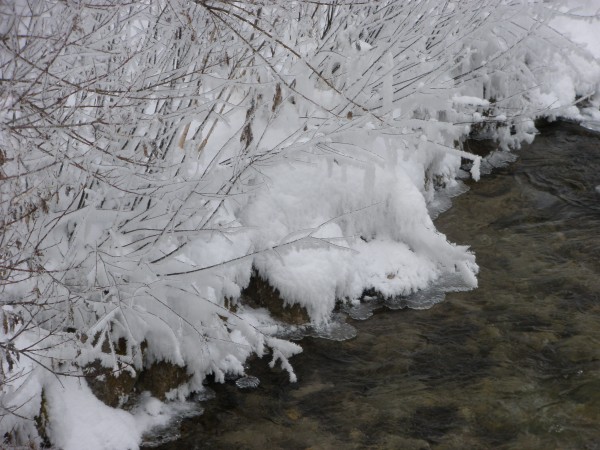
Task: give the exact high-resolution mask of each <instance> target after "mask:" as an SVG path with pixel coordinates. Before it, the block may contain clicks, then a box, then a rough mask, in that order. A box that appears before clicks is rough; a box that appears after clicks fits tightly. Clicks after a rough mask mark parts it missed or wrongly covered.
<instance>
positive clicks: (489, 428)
mask: <svg viewBox="0 0 600 450" xmlns="http://www.w3.org/2000/svg"><path fill="white" fill-rule="evenodd" d="M518 156H519V159H518V160H517V161H516V162H514V163H513V164H510V165H508V166H506V167H503V168H499V169H496V170H494V171H493V172H492V173H491V174H490V175H488V176H486V177H485V178H484V179H483V180H482V182H480V183H471V186H470V187H471V190H470V192H468V193H466V194H464V195H462V196H460V197H458V198H456V199H455V200H454V206H453V207H452V208H451V209H450V210H449V211H447V212H446V213H444V214H442V215H441V216H440V217H439V218H438V219H437V221H436V226H437V227H438V228H439V229H440V230H441V231H442V232H444V233H446V234H447V236H448V238H449V239H450V240H452V241H453V242H458V243H461V244H462V243H469V244H471V245H472V249H473V250H474V252H475V253H476V255H477V260H478V264H479V266H480V268H481V270H480V275H479V282H480V287H479V288H478V289H476V290H474V291H470V292H460V293H450V294H448V295H447V298H446V300H445V301H444V302H443V303H440V304H438V305H436V306H434V307H433V308H431V309H429V310H425V311H423V310H421V311H416V310H410V309H404V310H397V311H391V310H379V311H376V313H375V315H374V316H373V317H371V318H370V319H369V320H366V321H354V320H352V319H348V322H349V323H351V324H352V325H353V326H354V327H356V328H357V330H358V335H357V337H356V338H355V339H352V340H349V341H345V342H332V341H327V340H322V339H314V338H305V339H303V340H302V341H301V345H302V347H303V348H304V352H303V353H302V354H301V355H298V356H296V357H295V358H294V360H293V362H294V367H295V370H296V373H297V375H298V378H299V381H298V383H296V384H289V383H288V382H287V379H286V378H287V377H286V375H285V374H284V373H278V372H276V371H273V370H271V369H269V368H268V367H267V364H266V362H265V361H255V362H254V363H252V364H251V367H250V369H249V370H248V373H250V374H252V375H255V376H258V377H259V378H260V380H261V385H260V386H259V387H258V388H257V389H255V390H251V391H242V390H239V389H238V388H237V387H236V386H235V384H234V383H233V382H228V383H225V384H223V385H220V384H214V385H211V389H213V390H214V391H215V392H216V397H215V398H214V399H213V400H209V401H207V402H205V403H204V406H205V412H204V414H203V415H202V416H198V417H196V418H192V419H188V420H185V421H184V422H183V423H182V425H181V429H180V433H181V438H180V440H178V441H174V442H172V443H170V444H165V445H163V446H161V447H159V448H161V449H163V450H166V449H175V448H182V447H185V448H265V447H274V448H308V447H315V448H342V447H343V448H405V449H410V448H415V449H417V448H418V449H420V448H473V449H477V448H481V449H485V448H514V449H522V448H528V449H536V448H565V449H570V448H572V449H576V448H577V449H579V448H594V445H597V444H598V442H599V441H600V432H598V430H597V426H596V424H597V423H598V420H600V396H599V395H598V392H600V386H599V385H598V381H597V380H598V377H599V375H600V350H598V348H599V347H598V345H597V344H598V340H599V339H600V332H599V331H598V328H597V323H598V320H599V318H600V280H599V278H598V274H599V273H600V264H599V261H598V259H597V255H598V254H599V253H600V251H599V250H600V248H599V242H598V239H597V236H599V235H600V209H599V208H598V197H599V194H598V193H597V192H596V191H595V186H597V185H598V184H600V179H598V175H597V174H598V173H600V170H599V169H600V134H598V133H593V132H591V131H588V130H585V129H583V128H581V127H578V126H577V125H575V124H570V123H564V122H562V123H558V124H550V125H548V126H545V127H542V128H541V134H540V135H539V136H538V137H537V138H536V140H535V142H534V143H533V144H532V145H529V146H527V147H526V148H524V149H523V150H521V151H520V152H518ZM482 205H486V207H484V208H482ZM170 432H172V430H171V431H170Z"/></svg>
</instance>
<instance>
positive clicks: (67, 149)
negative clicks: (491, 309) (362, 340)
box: [0, 0, 600, 448]
mask: <svg viewBox="0 0 600 450" xmlns="http://www.w3.org/2000/svg"><path fill="white" fill-rule="evenodd" d="M400 3H401V2H384V1H382V2H372V4H371V5H369V6H366V5H353V6H352V7H350V5H351V2H350V3H348V4H347V5H338V6H335V7H333V6H326V5H317V6H315V5H314V4H312V3H303V2H298V3H295V2H281V3H278V2H269V4H267V5H263V6H262V7H260V6H259V5H258V4H257V3H256V2H253V3H252V4H243V3H240V4H233V3H231V2H217V1H215V2H202V3H199V4H195V3H194V4H190V3H189V2H187V1H184V0H179V1H175V2H162V1H160V0H157V1H153V2H146V3H143V4H136V5H134V6H131V5H127V6H121V5H120V3H118V2H116V3H114V5H112V6H111V5H110V3H108V4H107V3H106V2H104V3H101V4H100V5H96V6H97V7H94V5H93V4H90V5H89V6H77V7H76V5H75V4H71V3H70V2H60V3H53V2H42V1H40V2H29V3H25V2H20V1H17V2H15V4H14V6H13V8H14V10H13V14H12V16H11V17H12V19H11V21H9V22H7V23H3V24H2V32H3V33H4V34H7V35H9V36H11V39H10V40H8V41H7V42H8V43H9V45H8V44H7V45H8V47H7V48H6V49H4V50H2V55H1V57H2V63H3V65H2V66H1V67H2V69H1V70H2V71H3V72H2V73H3V78H5V79H8V80H9V81H10V83H9V84H10V89H7V90H6V91H5V92H4V93H3V94H2V98H1V101H2V105H3V112H2V113H1V114H2V123H3V125H2V129H1V134H0V143H1V144H2V148H1V150H0V151H1V152H2V153H0V157H1V162H2V165H1V166H0V170H1V171H2V172H1V174H2V180H1V183H2V184H1V187H0V189H1V191H0V193H1V195H2V208H3V209H2V215H3V217H4V218H5V219H4V221H3V222H2V227H3V241H2V242H3V243H2V252H3V253H2V256H1V258H2V273H1V276H2V301H3V303H4V305H3V307H2V318H3V325H4V326H3V328H2V330H1V331H0V333H2V334H1V335H0V336H1V337H0V339H1V343H2V347H1V351H2V355H1V357H2V358H1V359H2V373H3V374H4V377H5V378H4V382H3V383H2V385H1V391H0V400H1V401H2V406H3V408H4V409H5V411H6V413H2V414H3V415H2V416H1V422H0V426H1V427H2V431H3V432H4V431H5V432H8V433H9V435H10V439H14V440H18V441H20V442H26V441H28V440H32V441H33V442H39V441H40V439H42V438H43V437H44V436H40V435H39V434H40V433H41V434H42V435H45V437H46V438H47V439H49V440H50V441H51V442H53V443H54V444H56V445H59V446H62V447H64V448H70V447H71V446H72V445H76V444H77V443H76V441H77V440H80V439H84V436H85V437H86V438H87V439H89V444H86V445H87V446H88V447H89V448H103V447H104V448H118V447H121V448H130V447H134V446H135V445H137V442H139V438H140V435H141V433H142V432H143V431H144V430H145V429H146V425H139V423H138V422H139V421H138V420H137V419H136V417H138V415H136V414H132V413H130V412H124V411H122V410H120V409H116V408H109V407H108V406H106V405H103V404H101V403H100V402H99V401H98V400H97V399H96V398H95V397H94V394H95V393H94V392H93V386H94V385H95V384H97V383H96V382H99V383H102V382H103V381H106V380H112V378H111V377H113V378H119V379H121V380H125V379H127V380H130V381H128V386H129V388H128V390H127V389H126V388H125V387H122V386H121V387H120V389H122V395H121V396H119V397H118V398H116V399H115V402H116V404H115V405H113V406H119V407H123V406H130V403H131V402H133V401H134V400H135V399H136V398H137V396H141V398H142V401H143V402H146V403H144V404H148V403H147V402H148V400H147V394H144V395H141V391H142V389H143V388H142V387H143V386H148V384H144V383H143V382H142V379H141V377H142V375H141V374H144V373H148V372H150V371H151V370H152V368H153V367H157V366H158V367H167V369H164V370H165V371H166V372H168V373H171V372H172V373H183V374H184V375H180V376H179V378H178V379H177V380H176V381H177V382H176V383H172V385H169V386H167V387H165V386H163V387H162V388H161V389H160V390H159V389H156V390H154V391H153V390H152V389H149V390H150V391H151V392H152V393H153V394H154V395H156V396H159V397H161V400H173V399H183V398H185V397H186V396H187V395H188V394H190V393H191V392H194V391H201V390H202V389H203V385H202V383H203V381H204V379H205V377H206V376H207V375H209V374H212V375H214V377H215V379H216V380H217V381H223V380H224V379H225V376H226V375H232V374H238V375H239V374H243V373H244V362H245V361H246V359H247V358H248V357H249V356H250V355H252V354H257V355H258V356H260V357H262V356H265V355H267V354H268V355H269V356H270V357H271V358H272V364H273V365H274V364H275V363H278V364H281V366H282V367H283V369H284V370H287V371H288V372H289V374H290V379H291V380H294V379H295V375H294V372H293V369H292V366H291V365H290V363H289V361H288V358H289V357H291V356H292V355H294V354H296V353H298V352H299V351H300V350H301V349H300V347H299V346H297V345H296V344H293V343H291V342H288V341H286V340H284V339H280V338H277V336H278V333H279V332H281V330H282V328H283V327H284V325H283V324H281V323H279V322H278V321H277V320H276V319H274V318H273V317H271V315H270V314H269V312H268V311H266V310H264V309H260V308H252V307H250V306H249V305H248V304H247V303H244V302H242V301H241V300H240V298H241V295H242V292H243V290H244V289H245V288H246V287H247V286H248V284H249V282H250V277H251V275H252V273H253V271H257V273H258V275H259V276H260V277H262V278H264V279H265V280H266V281H268V283H269V284H270V285H271V286H273V287H274V288H276V289H277V291H278V293H279V294H280V296H281V298H280V301H281V302H284V303H286V304H294V305H299V306H301V307H303V308H304V309H305V311H306V313H307V314H308V317H309V318H310V320H311V321H312V322H313V323H314V324H316V325H319V324H324V323H327V322H328V321H329V320H330V314H331V312H332V310H333V308H334V307H335V305H336V303H340V302H342V303H348V304H356V303H358V302H360V299H361V296H362V295H363V293H364V292H365V291H369V292H371V291H375V292H377V293H379V294H380V295H382V296H398V295H407V294H410V293H412V292H414V291H415V290H418V289H423V288H426V287H428V286H430V285H432V284H433V283H435V282H436V281H438V280H440V279H443V278H444V277H448V276H452V277H454V278H460V279H461V280H462V287H464V288H473V287H475V286H476V283H477V280H476V273H477V265H476V263H475V257H474V255H473V254H471V253H470V252H469V250H468V248H466V247H461V246H456V245H454V244H452V243H449V242H448V241H447V240H446V238H445V236H443V235H442V234H440V233H439V232H438V231H437V230H436V229H435V226H434V224H433V222H432V220H431V215H430V214H431V213H430V212H431V211H432V210H435V205H436V202H437V201H438V200H439V198H440V197H441V196H443V195H444V194H445V193H446V192H454V191H460V190H461V184H460V183H461V182H460V181H459V179H460V178H464V177H466V176H469V175H471V176H473V178H475V179H478V178H479V175H480V162H481V161H480V158H479V157H478V156H476V155H471V154H469V153H467V152H465V151H463V149H462V142H464V140H465V139H466V138H467V137H468V136H469V135H470V134H471V133H477V134H479V135H485V136H487V137H492V138H494V139H496V140H497V141H498V144H499V147H501V148H502V149H508V148H510V147H515V146H518V145H519V144H520V142H522V141H530V140H531V139H533V138H534V135H535V128H534V126H533V120H534V119H535V118H537V117H540V116H550V117H553V116H558V115H567V116H571V117H581V115H580V114H581V113H580V111H579V109H578V108H577V107H575V106H573V102H574V101H575V100H576V98H578V97H584V98H585V99H586V101H588V102H590V103H589V104H590V105H591V106H590V108H589V110H588V111H587V112H586V113H587V114H588V115H593V114H595V113H594V112H593V111H596V110H597V108H598V102H599V101H600V98H599V97H598V94H597V93H596V92H597V91H598V85H599V82H600V65H599V64H598V61H597V60H595V59H594V58H593V56H592V55H591V54H590V53H589V52H588V51H586V50H584V49H579V48H578V47H576V46H575V45H573V44H570V43H569V42H568V41H566V40H565V39H564V38H563V37H562V36H561V35H560V34H559V33H557V32H556V30H555V28H553V27H551V26H548V24H552V23H554V22H553V21H557V20H562V19H553V14H554V12H553V10H551V9H549V8H550V6H549V5H545V4H535V3H533V4H524V5H519V4H516V3H510V4H509V3H504V2H498V1H496V0H494V1H489V2H482V1H461V2H439V1H434V0H430V1H421V2H415V3H410V4H408V5H402V4H400ZM557 23H558V22H557ZM566 26H567V25H565V23H563V22H561V23H560V24H559V25H557V27H560V29H566V28H564V27H566ZM90 30H92V31H90ZM46 38H47V39H46ZM31 61H38V63H37V64H34V65H32V64H31V63H30V62H31ZM467 161H470V168H469V172H468V173H467V172H465V171H464V170H463V169H461V163H466V162H467ZM463 168H465V166H463ZM482 207H485V205H482ZM6 218H8V219H6ZM161 363H162V364H163V366H161V365H160V364H161ZM169 371H170V372H169ZM49 372H54V375H52V374H50V373H49ZM70 375H76V376H79V375H86V377H87V378H71V377H70ZM127 377H128V378H127ZM86 379H87V380H88V381H89V387H88V381H86ZM92 381H93V382H92ZM111 382H112V381H111ZM61 390H64V392H66V393H65V394H64V395H63V394H61V392H62V391H61ZM63 397H64V398H63ZM144 399H146V400H144ZM71 401H72V402H73V403H74V404H77V405H78V407H80V408H84V409H85V412H80V413H77V414H74V413H72V411H71V410H72V408H73V407H72V406H70V405H71V404H70V403H69V402H71ZM156 402H159V400H156V401H154V400H152V401H151V408H150V409H152V411H154V412H156V411H158V410H159V409H160V408H163V405H162V403H156ZM46 403H47V407H45V406H44V405H45V404H46ZM152 405H154V406H152ZM156 405H159V406H160V408H159V409H157V408H158V406H156ZM42 410H45V411H47V413H44V414H43V415H42V414H41V411H42ZM161 411H162V410H161ZM86 415H89V416H90V417H91V416H93V415H97V416H98V417H102V418H103V420H98V421H97V422H94V423H93V426H94V428H93V429H92V428H90V429H86V430H87V431H82V432H81V434H80V435H78V436H79V437H77V439H75V441H73V440H70V439H72V438H71V437H70V436H69V435H68V433H69V431H68V430H72V429H74V427H76V426H77V427H82V426H83V425H82V421H81V418H84V417H86ZM151 415H152V414H151ZM156 415H160V414H158V413H156V414H154V416H156ZM34 417H38V418H39V417H45V419H44V420H41V419H38V420H37V422H36V421H31V420H27V419H32V418H34ZM163 418H164V417H163ZM161 420H162V419H161ZM83 422H86V423H87V422H89V421H83ZM147 423H152V421H144V424H147ZM116 424H119V425H116ZM124 426H126V428H127V429H129V430H131V433H130V434H129V435H128V436H126V437H124V438H123V440H122V441H118V442H117V441H111V442H107V441H103V440H102V437H103V436H104V435H105V434H106V430H110V429H121V428H123V427H124ZM117 427H120V428H117ZM2 434H4V433H2ZM119 435H120V434H119ZM73 439H74V438H73ZM72 448H75V447H72Z"/></svg>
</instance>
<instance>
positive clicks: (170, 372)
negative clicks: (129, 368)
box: [135, 361, 191, 400]
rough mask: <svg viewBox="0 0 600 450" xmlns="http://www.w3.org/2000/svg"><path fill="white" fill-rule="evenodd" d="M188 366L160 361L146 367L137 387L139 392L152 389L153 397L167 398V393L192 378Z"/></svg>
mask: <svg viewBox="0 0 600 450" xmlns="http://www.w3.org/2000/svg"><path fill="white" fill-rule="evenodd" d="M190 377H191V375H189V374H188V373H187V369H186V367H181V366H177V365H175V364H173V363H170V362H167V361H158V362H155V363H154V364H152V365H151V366H150V367H148V368H147V369H145V370H144V371H143V372H142V373H141V374H140V377H139V379H138V382H137V383H136V385H135V387H136V390H137V391H138V392H143V391H150V393H151V394H152V396H153V397H156V398H158V399H159V400H166V394H167V393H168V392H169V391H171V390H173V389H176V388H177V387H179V386H180V385H182V384H183V383H185V382H187V381H188V380H189V379H190Z"/></svg>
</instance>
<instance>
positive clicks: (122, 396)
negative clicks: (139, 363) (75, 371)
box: [83, 361, 138, 408]
mask: <svg viewBox="0 0 600 450" xmlns="http://www.w3.org/2000/svg"><path fill="white" fill-rule="evenodd" d="M83 373H84V375H85V379H86V381H87V384H88V386H89V387H90V389H91V390H92V392H93V393H94V395H95V396H96V397H97V398H98V399H100V400H102V402H104V403H105V404H107V405H108V406H112V407H113V408H117V407H119V406H122V405H123V404H124V403H125V402H126V401H127V399H128V398H129V397H130V396H131V394H132V393H133V391H134V387H135V384H136V381H137V379H138V375H137V374H136V375H135V376H132V374H131V373H130V372H129V371H121V372H115V371H114V370H113V369H110V368H108V367H103V366H102V365H101V364H100V361H94V362H93V363H92V364H90V365H88V366H87V367H86V368H85V369H84V370H83Z"/></svg>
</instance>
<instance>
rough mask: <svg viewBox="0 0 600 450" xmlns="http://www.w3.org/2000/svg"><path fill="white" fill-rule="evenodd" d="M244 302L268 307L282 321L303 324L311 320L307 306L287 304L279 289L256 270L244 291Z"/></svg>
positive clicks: (253, 305) (254, 305)
mask: <svg viewBox="0 0 600 450" xmlns="http://www.w3.org/2000/svg"><path fill="white" fill-rule="evenodd" d="M241 300H242V302H244V303H246V304H248V305H250V306H252V307H260V308H266V309H268V310H269V312H270V313H271V315H272V316H273V317H275V318H277V319H279V320H281V321H282V322H286V323H289V324H292V325H301V324H304V323H308V322H310V317H309V315H308V312H307V311H306V308H303V307H302V306H300V305H297V304H294V305H286V304H285V301H284V299H283V298H282V297H281V294H280V293H279V291H278V290H277V289H275V288H274V287H273V286H271V285H270V284H269V283H268V282H267V281H266V280H264V279H263V278H261V277H260V275H258V273H257V272H256V271H254V273H253V274H252V277H251V278H250V284H249V285H248V287H247V288H246V289H244V291H243V292H242V298H241Z"/></svg>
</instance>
